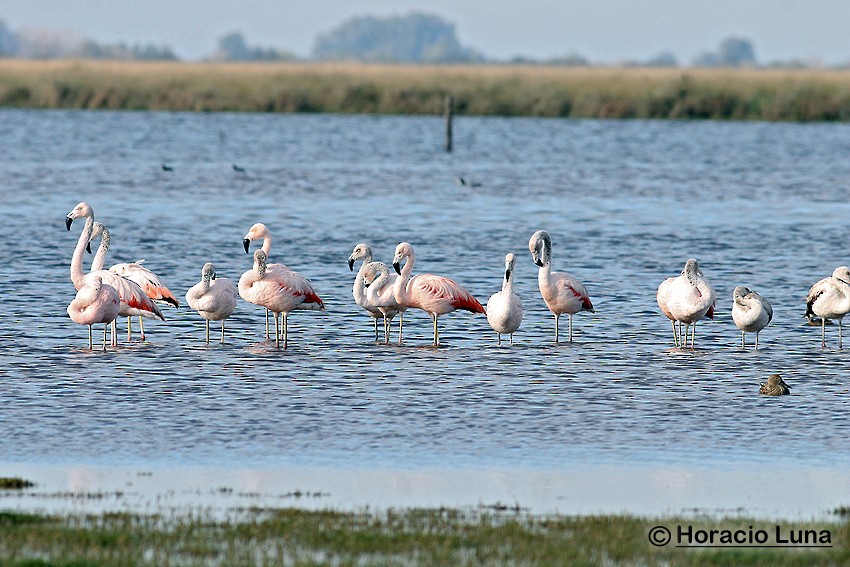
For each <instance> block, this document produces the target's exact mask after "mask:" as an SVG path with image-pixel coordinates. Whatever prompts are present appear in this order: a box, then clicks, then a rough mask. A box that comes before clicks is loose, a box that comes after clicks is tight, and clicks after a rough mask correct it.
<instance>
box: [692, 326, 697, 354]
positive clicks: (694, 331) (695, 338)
mask: <svg viewBox="0 0 850 567" xmlns="http://www.w3.org/2000/svg"><path fill="white" fill-rule="evenodd" d="M696 340H697V322H696V321H694V324H693V326H691V348H696V346H695V343H696Z"/></svg>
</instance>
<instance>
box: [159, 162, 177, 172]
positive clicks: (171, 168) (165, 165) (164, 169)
mask: <svg viewBox="0 0 850 567" xmlns="http://www.w3.org/2000/svg"><path fill="white" fill-rule="evenodd" d="M161 167H162V171H174V168H173V167H171V166H170V165H168V164H167V163H163V164H162V165H161Z"/></svg>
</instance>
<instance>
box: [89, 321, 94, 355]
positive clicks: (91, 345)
mask: <svg viewBox="0 0 850 567" xmlns="http://www.w3.org/2000/svg"><path fill="white" fill-rule="evenodd" d="M89 350H94V343H93V342H92V338H91V325H89Z"/></svg>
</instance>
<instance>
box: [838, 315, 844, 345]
mask: <svg viewBox="0 0 850 567" xmlns="http://www.w3.org/2000/svg"><path fill="white" fill-rule="evenodd" d="M842 348H844V347H843V346H841V319H839V320H838V350H841V349H842Z"/></svg>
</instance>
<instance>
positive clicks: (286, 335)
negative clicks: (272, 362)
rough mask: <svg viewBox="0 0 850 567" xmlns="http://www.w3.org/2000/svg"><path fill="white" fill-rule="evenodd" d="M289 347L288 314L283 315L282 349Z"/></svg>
mask: <svg viewBox="0 0 850 567" xmlns="http://www.w3.org/2000/svg"><path fill="white" fill-rule="evenodd" d="M288 347H289V313H284V314H283V348H288Z"/></svg>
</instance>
